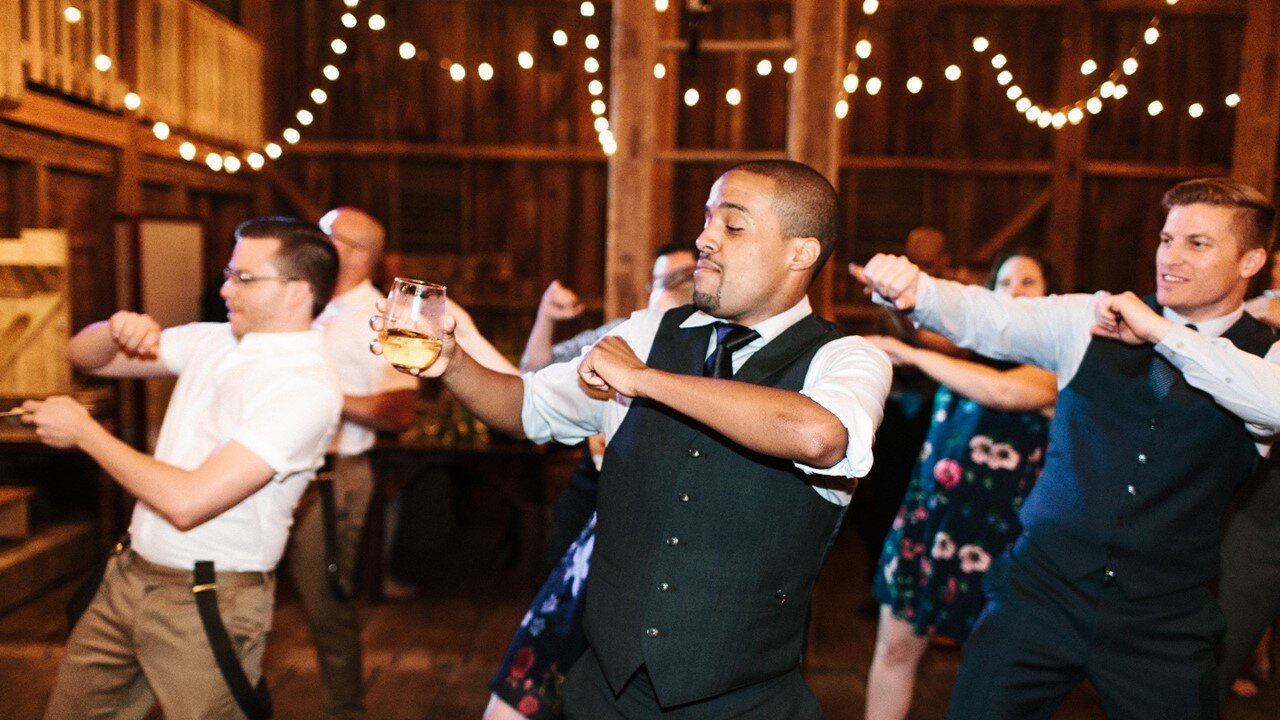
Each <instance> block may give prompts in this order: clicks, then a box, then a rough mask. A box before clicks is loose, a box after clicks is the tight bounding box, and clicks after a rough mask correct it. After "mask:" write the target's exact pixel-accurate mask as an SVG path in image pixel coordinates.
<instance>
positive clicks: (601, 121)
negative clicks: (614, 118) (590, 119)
mask: <svg viewBox="0 0 1280 720" xmlns="http://www.w3.org/2000/svg"><path fill="white" fill-rule="evenodd" d="M593 127H595V129H596V132H598V133H602V132H604V131H605V130H608V129H609V119H608V118H605V117H598V118H596V121H595V123H594V124H593Z"/></svg>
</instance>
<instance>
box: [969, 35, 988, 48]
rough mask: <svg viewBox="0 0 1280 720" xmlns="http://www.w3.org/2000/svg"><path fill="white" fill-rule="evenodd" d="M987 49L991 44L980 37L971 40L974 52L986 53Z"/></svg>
mask: <svg viewBox="0 0 1280 720" xmlns="http://www.w3.org/2000/svg"><path fill="white" fill-rule="evenodd" d="M989 47H991V42H990V41H989V40H987V39H986V38H984V37H982V36H981V35H979V36H978V37H976V38H974V39H973V49H974V50H976V51H978V52H986V51H987V48H989Z"/></svg>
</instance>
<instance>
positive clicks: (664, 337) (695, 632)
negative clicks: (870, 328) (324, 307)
mask: <svg viewBox="0 0 1280 720" xmlns="http://www.w3.org/2000/svg"><path fill="white" fill-rule="evenodd" d="M837 215H838V213H837V200H836V193H835V190H834V189H833V188H832V187H831V184H830V183H829V182H827V180H826V179H825V178H823V177H822V175H820V174H819V173H817V172H816V171H814V170H813V169H812V168H810V167H808V166H806V165H802V164H800V163H795V162H789V161H765V162H753V163H747V164H744V165H739V166H737V167H735V168H733V169H732V170H730V171H728V172H727V173H725V174H724V175H722V176H721V177H720V179H719V180H717V181H716V183H715V185H714V186H713V187H712V189H711V195H710V198H709V199H708V201H707V206H706V220H705V225H704V229H703V231H702V233H701V234H700V235H699V236H698V240H697V248H698V252H699V259H698V264H697V267H696V270H695V273H694V304H693V305H692V306H688V305H687V306H684V307H682V308H676V309H673V310H669V311H665V312H663V311H656V310H641V311H639V312H637V313H635V314H634V315H632V316H631V318H630V319H629V320H627V321H626V322H625V323H623V324H622V325H620V326H619V327H618V328H617V329H616V330H614V331H613V333H611V334H610V335H609V336H607V337H605V338H603V339H602V340H600V341H599V342H598V343H597V344H596V345H595V346H594V347H593V348H592V349H591V350H590V351H589V352H587V353H586V354H584V355H583V356H582V357H581V358H580V359H578V360H576V361H573V362H568V363H562V364H558V365H552V366H550V367H548V368H545V369H543V370H541V371H539V372H537V373H530V374H527V375H525V376H524V377H523V378H510V377H505V376H500V375H497V374H495V373H491V372H487V371H485V370H484V369H483V368H481V367H480V366H479V365H477V364H476V363H475V362H473V361H471V359H470V358H469V357H467V355H466V354H465V353H464V352H462V351H461V350H460V349H457V348H456V347H455V346H454V345H453V343H452V341H451V339H450V338H449V336H448V334H447V333H446V335H445V343H444V349H443V351H442V353H441V355H440V359H439V360H438V361H437V362H436V364H435V365H434V366H433V367H432V368H431V369H430V370H429V371H428V372H427V373H426V374H428V375H439V376H440V377H441V378H442V379H443V380H444V382H445V384H446V386H447V387H448V388H449V389H450V391H452V392H453V393H454V395H455V396H456V397H458V398H459V399H460V400H461V401H462V402H463V403H464V404H466V405H467V406H468V407H469V408H470V409H471V410H472V411H473V412H474V413H475V414H476V415H477V416H478V417H480V418H481V419H483V420H484V421H485V422H486V423H488V424H489V425H490V426H491V427H493V428H495V429H497V430H500V431H503V432H506V433H509V434H512V435H516V436H522V437H528V438H531V439H533V440H535V441H538V442H545V441H547V440H552V439H554V440H558V441H562V442H575V441H577V440H580V439H581V438H584V437H587V436H589V435H592V434H594V433H599V432H603V433H604V434H605V436H606V437H607V438H608V440H609V443H608V449H607V451H606V452H605V458H604V465H603V469H602V474H601V479H600V489H599V498H598V503H599V515H598V520H597V525H596V532H597V537H596V542H595V554H594V556H593V557H592V566H591V571H590V582H589V585H588V590H587V592H588V593H589V594H588V596H587V601H586V602H587V605H586V608H587V609H586V619H585V628H586V635H587V639H588V641H589V642H590V644H591V650H589V651H588V652H587V654H586V655H584V656H583V658H582V659H581V660H579V662H578V663H577V664H576V665H575V666H574V668H573V672H572V673H571V674H570V676H569V678H568V680H567V681H566V687H565V691H564V698H565V710H566V713H567V715H568V716H569V717H571V718H588V719H590V720H606V719H607V718H657V717H679V718H727V717H734V718H743V719H744V720H747V719H758V720H777V719H779V718H788V719H792V720H805V719H808V718H820V717H821V712H820V711H819V709H818V704H817V701H816V699H815V698H814V696H813V694H812V693H811V692H810V691H809V689H808V687H807V686H806V685H805V683H804V680H803V679H802V678H801V677H800V670H799V666H800V658H801V651H802V648H803V645H804V631H805V626H806V616H807V614H808V608H809V597H810V592H811V590H812V588H813V583H814V579H815V578H816V576H817V574H818V569H819V567H820V566H821V564H822V561H823V559H824V557H825V555H826V551H827V548H828V546H829V544H830V542H831V539H832V537H833V535H834V533H835V531H836V529H837V527H838V525H839V522H840V519H841V517H842V516H843V514H844V508H845V506H846V505H847V503H848V501H849V496H850V492H851V491H852V489H853V478H857V477H860V476H862V475H864V474H865V473H866V472H867V470H868V469H869V468H870V466H871V441H872V436H873V434H874V432H875V429H876V426H877V425H878V424H879V422H880V419H881V415H882V412H883V406H884V401H885V397H886V396H887V394H888V390H889V380H890V374H891V369H890V365H889V362H888V358H886V357H885V356H884V354H883V353H881V352H880V351H879V350H876V349H874V348H873V347H871V345H870V344H868V343H866V342H865V341H863V340H862V339H861V338H857V337H846V338H841V337H839V336H838V335H837V333H836V332H835V330H834V329H833V327H832V326H831V325H830V324H829V323H827V322H825V321H823V320H820V319H819V318H818V317H816V316H815V315H814V314H813V312H812V310H811V309H810V305H809V300H808V297H807V295H806V292H807V289H808V286H809V283H810V281H811V280H812V279H813V277H814V274H815V273H816V272H817V271H818V269H819V268H820V267H821V266H822V264H823V262H824V261H825V260H826V259H827V257H828V256H829V255H830V254H831V251H832V248H833V246H834V243H835V240H836V218H837ZM446 324H447V323H446ZM730 377H732V378H733V379H732V380H730V379H728V378H730ZM584 386H585V387H584Z"/></svg>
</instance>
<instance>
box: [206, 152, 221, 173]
mask: <svg viewBox="0 0 1280 720" xmlns="http://www.w3.org/2000/svg"><path fill="white" fill-rule="evenodd" d="M204 164H205V165H208V166H209V169H210V170H212V171H214V172H218V171H219V170H221V169H222V156H221V155H219V154H218V153H209V154H208V155H205V156H204Z"/></svg>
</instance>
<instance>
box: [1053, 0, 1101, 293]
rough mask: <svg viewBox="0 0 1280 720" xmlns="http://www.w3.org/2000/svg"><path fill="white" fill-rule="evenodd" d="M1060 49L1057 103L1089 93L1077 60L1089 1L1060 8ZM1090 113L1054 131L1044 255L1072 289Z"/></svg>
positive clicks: (1084, 41) (1086, 43)
mask: <svg viewBox="0 0 1280 720" xmlns="http://www.w3.org/2000/svg"><path fill="white" fill-rule="evenodd" d="M1062 28H1063V31H1062V40H1061V43H1062V45H1061V50H1060V52H1059V53H1058V82H1057V96H1056V97H1057V102H1058V103H1059V104H1065V103H1069V102H1072V101H1074V100H1076V99H1077V98H1079V97H1081V96H1083V95H1084V94H1085V93H1086V92H1087V88H1086V83H1087V82H1089V81H1088V80H1087V78H1085V77H1084V76H1083V75H1081V74H1080V63H1081V62H1083V61H1084V59H1085V58H1087V57H1089V52H1090V45H1091V37H1092V32H1091V15H1090V11H1089V5H1088V0H1071V2H1069V3H1068V4H1067V6H1066V7H1065V8H1064V9H1063V18H1062ZM1088 117H1089V116H1088V114H1086V115H1085V120H1084V121H1083V122H1081V123H1080V124H1079V125H1067V126H1065V127H1063V128H1062V129H1061V130H1058V131H1056V132H1055V133H1054V135H1053V179H1052V181H1050V184H1049V191H1050V193H1051V195H1052V198H1053V205H1052V208H1051V209H1050V211H1049V227H1048V235H1049V238H1048V247H1047V248H1046V250H1047V254H1048V255H1049V257H1050V258H1052V259H1053V261H1054V264H1055V265H1056V266H1057V268H1058V274H1059V276H1060V277H1061V279H1062V287H1063V288H1065V289H1066V290H1068V291H1070V290H1073V289H1075V286H1076V277H1077V275H1078V274H1079V273H1078V271H1077V266H1078V265H1079V262H1080V210H1081V208H1082V207H1083V205H1084V149H1085V144H1086V141H1087V140H1088V132H1089V120H1088Z"/></svg>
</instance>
